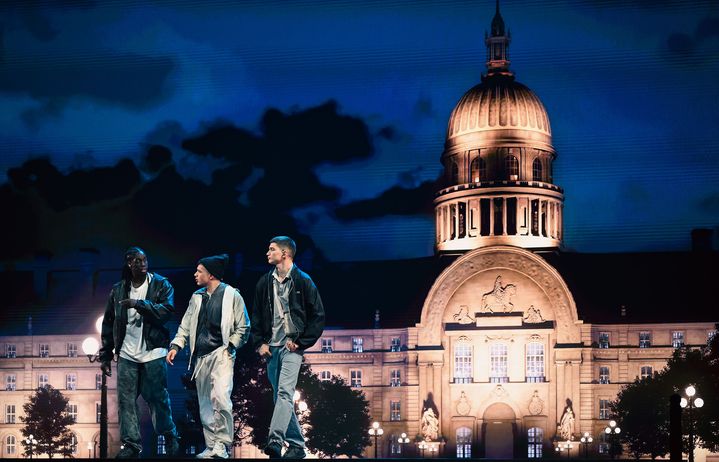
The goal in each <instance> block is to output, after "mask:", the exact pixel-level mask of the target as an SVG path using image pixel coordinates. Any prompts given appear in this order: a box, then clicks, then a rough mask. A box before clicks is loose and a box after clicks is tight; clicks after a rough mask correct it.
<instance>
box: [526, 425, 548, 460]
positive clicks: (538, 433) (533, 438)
mask: <svg viewBox="0 0 719 462" xmlns="http://www.w3.org/2000/svg"><path fill="white" fill-rule="evenodd" d="M543 439H544V431H543V430H542V429H541V428H539V427H532V428H529V429H527V457H528V458H530V459H537V458H540V457H542V440H543Z"/></svg>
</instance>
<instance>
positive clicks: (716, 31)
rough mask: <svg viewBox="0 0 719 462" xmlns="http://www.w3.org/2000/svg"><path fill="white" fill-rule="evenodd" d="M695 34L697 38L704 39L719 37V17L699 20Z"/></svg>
mask: <svg viewBox="0 0 719 462" xmlns="http://www.w3.org/2000/svg"><path fill="white" fill-rule="evenodd" d="M694 35H695V37H696V39H697V40H699V41H704V40H708V39H711V38H714V37H719V18H712V17H710V18H704V19H702V20H701V21H700V22H699V25H698V26H697V29H696V31H695V32H694Z"/></svg>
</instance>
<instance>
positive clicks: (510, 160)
mask: <svg viewBox="0 0 719 462" xmlns="http://www.w3.org/2000/svg"><path fill="white" fill-rule="evenodd" d="M504 170H505V171H506V172H507V179H508V180H511V181H516V180H518V179H519V161H518V160H517V158H516V157H514V156H512V155H510V156H507V157H505V158H504Z"/></svg>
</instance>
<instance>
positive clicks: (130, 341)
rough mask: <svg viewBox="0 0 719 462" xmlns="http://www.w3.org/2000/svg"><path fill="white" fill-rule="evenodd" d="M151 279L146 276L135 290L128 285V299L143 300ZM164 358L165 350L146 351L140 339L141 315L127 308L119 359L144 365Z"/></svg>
mask: <svg viewBox="0 0 719 462" xmlns="http://www.w3.org/2000/svg"><path fill="white" fill-rule="evenodd" d="M151 279H152V275H151V274H148V275H147V279H145V282H144V283H143V284H142V285H141V286H140V287H137V288H136V287H134V286H133V285H132V283H130V298H133V299H135V300H144V299H145V297H147V288H148V287H149V285H150V280H151ZM165 356H167V348H155V349H154V350H150V351H148V350H147V347H146V344H145V339H144V338H142V315H141V314H140V313H138V312H137V310H136V309H135V308H128V309H127V331H126V332H125V339H124V340H123V341H122V349H121V350H120V357H121V358H125V359H127V360H129V361H134V362H136V363H146V362H149V361H152V360H155V359H158V358H164V357H165Z"/></svg>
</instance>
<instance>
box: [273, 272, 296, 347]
mask: <svg viewBox="0 0 719 462" xmlns="http://www.w3.org/2000/svg"><path fill="white" fill-rule="evenodd" d="M294 267H295V265H292V266H291V267H290V270H289V271H287V274H286V275H285V277H284V279H282V280H280V276H279V275H278V274H277V268H275V270H274V271H273V272H272V295H273V297H272V298H273V310H272V312H273V316H272V338H271V339H270V346H282V345H284V344H285V343H286V342H287V335H286V334H285V323H284V317H283V310H282V306H283V305H284V306H285V307H286V309H287V310H288V311H289V299H290V290H291V285H292V278H290V273H291V272H292V270H293V269H294Z"/></svg>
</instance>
